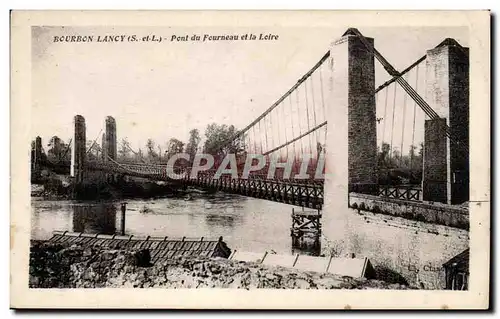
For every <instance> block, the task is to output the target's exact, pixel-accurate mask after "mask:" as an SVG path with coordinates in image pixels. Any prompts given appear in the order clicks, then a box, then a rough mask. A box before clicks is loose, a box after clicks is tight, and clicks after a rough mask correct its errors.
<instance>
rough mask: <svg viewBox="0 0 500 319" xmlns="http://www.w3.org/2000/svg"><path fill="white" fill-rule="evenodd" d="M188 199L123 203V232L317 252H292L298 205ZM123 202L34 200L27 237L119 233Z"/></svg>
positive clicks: (221, 196)
mask: <svg viewBox="0 0 500 319" xmlns="http://www.w3.org/2000/svg"><path fill="white" fill-rule="evenodd" d="M190 195H191V199H189V200H185V199H184V198H156V199H149V200H141V199H132V200H130V199H127V200H126V202H127V211H126V217H125V234H127V235H140V236H148V235H149V236H169V237H177V238H182V237H183V236H185V237H211V238H218V237H219V236H222V237H223V239H224V241H225V242H226V243H227V244H228V246H229V248H231V249H237V250H240V251H252V252H264V251H270V250H274V251H275V252H276V253H278V254H290V253H297V252H298V253H304V254H313V255H315V254H317V253H318V252H319V247H316V248H306V249H298V248H296V247H294V248H292V239H291V237H290V226H291V223H292V221H291V216H290V215H291V213H292V209H296V210H297V209H301V208H299V207H295V206H291V205H286V204H282V203H276V202H272V201H267V200H262V199H256V198H251V197H245V196H240V195H234V194H225V193H215V194H206V193H201V192H192V193H190ZM122 202H123V201H115V202H113V201H109V202H91V201H64V200H57V201H48V200H43V199H40V198H36V197H33V198H32V201H31V207H32V227H31V236H32V238H33V239H39V240H44V239H49V238H50V237H51V236H52V232H53V231H54V230H62V231H66V230H67V231H74V232H86V233H102V234H119V233H121V212H120V203H122Z"/></svg>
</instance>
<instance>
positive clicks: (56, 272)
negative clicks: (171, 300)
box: [29, 241, 408, 289]
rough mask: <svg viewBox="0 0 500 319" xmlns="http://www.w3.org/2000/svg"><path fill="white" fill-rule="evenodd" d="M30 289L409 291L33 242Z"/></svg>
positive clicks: (279, 270) (219, 261)
mask: <svg viewBox="0 0 500 319" xmlns="http://www.w3.org/2000/svg"><path fill="white" fill-rule="evenodd" d="M29 286H30V288H104V287H115V288H117V287H127V288H131V287H134V288H153V287H155V288H238V289H253V288H275V289H408V287H407V286H405V285H400V284H389V283H387V282H384V281H381V280H374V279H370V280H367V279H363V278H351V277H345V276H344V277H341V276H336V275H333V274H323V273H317V272H307V271H300V270H297V269H290V268H284V267H272V266H266V265H262V264H257V263H252V262H240V261H233V260H227V259H224V258H205V257H180V258H176V259H171V260H166V261H163V262H159V263H156V264H151V263H150V260H149V253H148V251H147V250H106V249H100V248H94V247H90V248H83V247H80V246H71V247H67V246H64V245H60V244H53V243H48V242H43V241H38V242H32V244H31V251H30V278H29Z"/></svg>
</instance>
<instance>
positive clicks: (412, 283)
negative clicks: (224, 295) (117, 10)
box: [11, 11, 490, 307]
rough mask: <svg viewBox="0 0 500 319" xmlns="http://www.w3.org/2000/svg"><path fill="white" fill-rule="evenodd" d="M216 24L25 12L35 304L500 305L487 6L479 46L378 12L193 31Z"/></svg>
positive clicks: (470, 33)
mask: <svg viewBox="0 0 500 319" xmlns="http://www.w3.org/2000/svg"><path fill="white" fill-rule="evenodd" d="M31 14H33V13H31ZM108 14H110V15H111V13H108ZM175 14H176V13H170V16H171V17H172V16H175ZM202 14H203V13H202V12H198V13H196V12H191V13H184V14H183V15H182V14H180V13H179V14H178V19H177V20H175V19H173V20H172V21H173V22H172V24H169V23H168V22H165V21H164V22H163V23H161V24H160V23H159V24H154V23H153V21H151V24H149V25H148V24H144V20H140V21H141V23H140V24H134V23H133V21H134V20H132V17H131V20H129V21H130V22H129V23H128V24H127V21H125V20H120V22H121V23H116V20H115V21H114V22H115V23H113V21H110V23H106V24H103V19H102V17H100V16H98V13H93V14H92V13H88V12H87V13H85V12H79V13H78V15H76V17H77V18H76V19H75V21H76V22H75V23H74V24H72V23H68V21H70V20H69V19H68V18H69V17H71V14H67V15H64V14H63V13H59V14H57V13H54V12H52V13H51V15H49V13H47V15H46V16H44V15H43V13H38V14H37V15H34V16H32V17H33V20H30V21H29V24H22V23H21V22H20V21H25V19H27V18H29V17H30V12H29V11H28V12H13V13H12V26H11V28H12V34H13V41H14V40H15V39H16V37H17V40H19V45H18V46H17V48H18V49H20V48H21V43H22V45H23V46H27V47H26V48H28V49H29V50H27V51H25V50H24V52H22V57H23V60H22V61H23V66H22V68H23V69H24V71H23V72H25V74H29V76H27V77H24V78H23V81H21V80H20V79H18V82H14V86H13V90H14V89H15V88H21V87H24V86H29V93H30V94H29V95H27V96H23V103H24V102H25V103H24V105H23V106H22V107H23V108H22V110H25V111H24V112H25V113H21V109H18V111H17V112H14V111H13V115H12V119H11V120H12V121H23V123H22V125H21V124H20V126H17V127H18V128H19V131H18V132H20V131H21V127H22V128H23V129H22V130H23V133H22V135H21V134H20V135H19V136H18V138H17V140H16V147H17V148H19V149H20V152H21V153H22V154H23V157H22V158H21V157H20V158H19V159H18V160H16V159H15V158H12V160H13V161H18V162H19V163H18V165H17V167H18V169H19V170H23V171H24V173H22V174H19V175H17V177H16V175H13V178H14V179H18V182H19V183H21V182H23V183H25V184H26V185H27V187H26V188H25V189H26V190H29V194H27V196H24V195H22V196H23V197H22V198H23V200H22V201H19V202H17V204H18V205H20V206H22V207H21V208H20V209H22V210H24V211H23V212H22V214H23V216H24V218H25V219H26V223H23V227H22V228H21V227H18V228H17V229H18V230H21V229H22V230H21V231H22V232H23V233H24V234H25V235H26V237H25V238H26V241H24V242H25V243H26V246H27V247H23V250H18V251H16V254H21V255H22V257H19V258H20V259H19V260H23V262H25V263H27V265H26V267H25V268H23V270H24V269H25V270H26V272H27V273H23V274H22V275H21V274H20V275H19V276H22V277H23V278H24V279H23V281H22V285H24V286H23V287H21V288H22V289H23V291H24V290H29V291H36V293H37V294H39V296H44V295H47V296H48V295H49V293H50V291H58V293H64V291H77V290H78V291H80V290H79V289H81V288H89V289H83V291H84V292H82V293H86V291H92V290H98V289H96V288H122V289H120V290H113V291H116V292H111V293H109V294H119V291H122V290H123V291H125V290H127V291H128V293H134V291H147V292H148V293H152V294H155V293H156V292H159V291H165V290H167V291H174V292H170V293H175V291H186V290H187V291H190V293H191V292H192V291H198V290H201V291H203V292H205V291H208V292H207V293H210V291H211V290H213V291H214V293H215V291H217V293H219V291H220V290H224V291H227V292H229V293H231V291H234V290H236V291H244V292H252V293H255V294H259V292H260V291H269V290H274V291H276V292H275V293H276V294H278V292H277V291H278V290H279V291H284V290H285V291H292V290H293V291H298V292H299V293H300V291H302V292H305V293H307V291H312V290H314V291H324V292H322V294H325V299H328V298H332V295H328V296H329V297H328V298H326V296H327V295H326V294H327V292H326V291H327V290H338V291H345V290H357V291H360V296H361V293H362V291H371V292H373V293H375V292H378V291H395V290H397V291H401V290H405V291H412V292H414V293H418V292H419V291H426V292H427V293H431V294H429V295H427V296H432V293H436V294H438V293H439V291H442V292H443V293H445V294H446V296H448V297H450V298H452V297H454V296H456V294H460V292H458V291H462V293H463V292H464V291H466V292H468V293H474V296H476V297H477V298H476V299H474V300H476V302H478V300H480V301H481V302H478V303H476V304H473V305H471V307H478V306H479V305H487V304H488V301H487V300H488V297H487V295H488V290H487V289H488V282H489V278H488V269H489V268H488V266H489V261H488V258H489V255H486V257H485V255H484V254H485V253H486V254H487V252H488V251H489V248H488V245H489V227H488V226H487V225H488V223H489V184H485V182H486V183H487V182H489V169H490V167H489V161H488V159H489V156H490V154H489V135H486V136H484V135H481V134H484V133H486V134H489V109H490V106H489V96H484V95H483V96H480V97H479V99H480V101H481V98H482V99H483V101H486V103H485V104H478V103H473V102H474V101H476V102H477V99H478V95H475V97H474V96H473V95H472V94H473V93H472V92H473V91H474V90H477V91H481V90H483V92H487V93H488V94H489V91H488V88H489V78H486V79H485V78H484V76H487V77H489V64H487V65H484V64H480V63H481V62H478V56H481V57H482V56H484V54H486V56H487V57H489V51H488V52H480V51H479V52H477V51H475V50H481V49H482V50H485V48H484V47H483V48H478V46H477V42H478V39H481V40H482V39H484V38H485V36H486V39H488V41H489V19H490V17H489V14H488V12H487V11H484V12H475V15H473V13H471V16H470V17H469V19H472V17H474V18H476V19H478V20H480V21H482V22H483V23H482V24H481V26H484V25H486V26H487V28H486V29H481V31H482V32H483V33H482V34H479V35H478V34H477V32H478V30H473V28H472V27H471V26H470V25H469V24H466V23H460V20H459V19H458V20H457V19H455V21H458V22H457V23H450V24H446V23H443V24H442V25H439V24H437V23H428V24H426V23H424V20H422V24H421V25H418V24H417V23H408V24H407V25H380V23H377V21H380V18H378V17H376V16H375V15H374V16H373V19H374V21H375V22H374V23H372V24H369V23H367V22H366V21H364V22H363V23H361V22H360V23H357V22H358V21H360V20H361V17H360V18H359V19H357V20H356V19H350V20H349V21H351V22H350V23H348V24H346V23H345V20H348V19H344V20H342V22H341V23H338V24H336V23H335V21H333V20H331V21H330V23H329V25H327V24H322V23H321V22H322V21H324V20H325V19H324V18H323V16H320V15H319V14H318V21H319V22H318V24H317V25H307V24H306V23H303V22H302V20H300V16H301V15H300V13H294V14H291V13H289V14H287V13H286V12H282V13H281V15H280V16H278V13H274V14H273V13H268V15H265V14H263V15H262V17H263V19H264V20H263V22H262V23H257V21H258V20H259V19H258V17H259V15H258V13H253V16H252V19H253V20H250V18H248V17H249V16H250V14H249V15H248V16H245V15H242V16H243V20H242V22H241V23H234V20H231V19H230V18H229V15H227V14H224V13H219V14H215V13H213V12H212V14H213V15H212V16H211V17H212V18H213V19H210V18H208V19H204V20H200V21H198V23H193V24H190V23H189V21H190V20H189V17H191V18H196V17H202ZM206 14H207V16H205V18H207V17H210V13H209V12H207V13H206ZM325 14H326V13H325ZM330 14H332V15H333V14H334V13H333V12H330ZM352 14H354V13H352ZM366 14H368V12H367V13H365V15H366ZM372 14H375V13H372ZM387 14H388V15H389V14H390V13H388V12H387ZM58 15H59V16H60V17H62V18H63V19H62V21H61V22H60V23H48V21H50V20H49V19H48V17H58ZM129 15H130V13H129ZM157 15H159V16H160V17H161V13H157ZM442 15H443V19H444V20H447V19H448V20H452V19H453V15H452V14H451V13H450V15H451V16H446V13H445V12H443V13H442ZM118 16H119V15H118V14H117V17H118ZM131 16H132V15H131ZM151 16H152V17H154V15H153V14H151ZM275 16H277V17H278V18H279V19H281V20H280V21H282V20H286V19H287V17H288V18H289V20H287V21H297V22H298V23H295V24H293V23H290V24H288V25H286V24H279V23H275V24H272V23H269V22H268V21H269V20H272V19H273V17H275ZM302 16H304V17H305V18H307V19H309V20H314V18H313V17H314V16H315V14H313V13H309V15H307V14H306V13H305V12H304V13H303V15H302ZM333 16H335V15H333ZM338 16H341V14H339V13H338ZM64 17H66V19H64ZM78 17H80V18H82V19H83V18H86V19H87V20H85V23H78ZM92 17H94V18H95V20H92ZM112 17H113V16H112ZM216 17H220V18H221V19H222V18H226V19H227V22H226V23H222V22H220V23H215V22H213V21H214V20H216V19H215V18H216ZM245 17H246V18H247V19H244V18H245ZM432 17H433V19H435V20H436V19H437V18H438V17H439V14H438V13H435V14H434V15H433V16H432ZM16 18H19V19H18V20H16ZM346 18H347V17H346ZM152 19H153V18H152ZM37 20H39V21H40V23H37V22H36V21H37ZM17 21H19V23H18V24H17V25H16V22H17ZM82 21H83V20H82ZM155 21H163V20H160V19H159V17H158V19H156V20H155ZM176 21H183V23H176ZM207 21H209V22H210V21H211V23H209V22H207ZM231 21H233V22H231ZM248 21H255V23H254V25H251V24H250V23H248ZM339 21H340V20H339ZM413 21H415V19H414V20H413ZM429 21H434V20H432V19H430V20H429ZM44 22H45V23H44ZM54 22H57V20H55V21H54ZM16 27H18V28H19V33H16V32H15V31H16ZM21 29H22V32H21ZM488 47H489V42H488ZM14 49H16V46H15V45H13V47H12V50H14ZM18 59H19V60H18V64H17V66H19V65H20V62H19V61H21V54H20V55H19V57H18ZM483 62H484V61H483ZM24 63H25V64H24ZM478 63H479V65H478ZM13 67H14V68H15V67H16V64H13ZM19 67H20V66H19ZM478 70H479V71H478ZM485 70H486V71H487V72H486V73H484V72H485ZM12 71H13V72H14V70H12ZM480 72H483V73H480ZM478 74H479V75H478ZM17 76H18V77H19V76H20V75H17ZM481 77H483V81H484V80H486V83H488V86H487V87H485V86H484V82H483V83H481V82H480V81H479V80H475V79H478V78H481ZM13 79H15V78H13ZM474 81H477V82H474ZM474 83H477V85H475V84H474ZM474 85H475V86H474ZM484 90H486V91H484ZM477 91H476V93H475V94H477ZM18 94H22V93H18ZM15 97H16V94H14V95H13V101H17V102H18V104H17V105H19V102H20V100H19V99H18V100H16V99H15ZM14 107H15V106H14V105H13V106H12V108H14ZM28 113H29V115H26V117H24V115H23V114H28ZM474 116H478V117H476V120H474ZM478 118H479V119H478ZM481 121H482V122H481ZM481 123H483V124H482V125H483V126H481ZM478 124H479V127H478V128H475V126H477V125H478ZM484 125H486V126H484ZM15 129H16V126H13V128H12V130H13V131H12V132H13V134H15V133H14V132H16V131H15ZM21 136H22V137H21ZM17 142H19V143H17ZM474 143H476V144H474ZM481 143H483V144H481ZM474 145H475V146H476V147H475V148H474ZM26 155H28V156H26ZM474 176H476V177H474ZM24 177H28V178H27V180H22V181H21V179H22V178H24ZM474 183H476V184H474ZM23 185H24V184H23ZM475 185H476V186H475ZM12 187H14V184H13V186H12ZM11 191H13V192H14V191H15V190H14V188H12V190H11ZM19 191H20V192H23V194H24V192H25V191H24V189H23V190H21V189H19ZM19 196H20V195H19ZM14 199H15V196H14V197H13V200H14ZM483 203H484V204H483ZM11 214H14V213H13V212H11ZM16 215H17V216H18V217H17V218H20V215H21V210H20V211H19V212H18V213H16ZM475 218H480V219H479V220H478V219H475ZM13 222H14V221H13ZM484 226H486V227H484ZM11 227H12V226H11ZM471 234H473V236H471ZM476 234H479V235H476ZM11 236H12V234H11ZM474 236H476V237H475V238H476V242H475V244H474V243H473V242H471V238H472V237H474ZM23 245H24V243H23ZM481 247H483V248H486V249H485V251H484V252H480V250H481ZM11 252H12V250H11ZM474 256H477V258H476V259H474V258H475V257H474ZM485 258H486V259H485ZM473 265H476V266H478V267H475V266H473ZM11 271H12V272H14V271H16V269H11ZM478 271H479V274H480V275H481V276H485V278H482V277H479V276H478ZM19 272H20V273H21V269H19ZM471 274H472V275H471ZM19 285H21V283H19ZM150 288H155V289H150ZM61 289H62V290H61ZM207 289H209V290H207ZM484 289H486V290H484ZM61 291H62V292H61ZM130 291H133V292H130ZM194 293H196V292H194ZM477 293H479V295H476V294H477ZM449 294H451V295H449ZM481 294H482V296H481ZM436 296H437V295H436ZM443 296H444V295H443ZM457 296H460V295H457ZM463 296H465V295H462V297H461V298H464V297H463ZM430 298H431V299H432V297H430ZM18 300H19V299H18ZM346 300H347V299H346ZM470 301H471V304H472V299H470ZM389 302H390V298H387V300H386V301H384V302H383V304H387V303H389ZM339 303H340V304H342V302H340V301H339ZM21 304H24V305H26V306H28V307H29V305H27V304H26V303H25V302H22V303H21ZM49 304H50V302H49ZM51 304H52V305H55V303H54V300H53V301H52V303H51ZM326 304H327V306H326V307H329V306H328V302H326ZM458 304H460V302H458ZM155 305H156V306H159V307H161V303H160V304H159V303H155ZM216 305H217V304H214V306H216ZM247 305H248V304H247ZM165 306H168V305H167V304H165ZM351 306H355V305H352V304H351ZM351 306H349V307H351Z"/></svg>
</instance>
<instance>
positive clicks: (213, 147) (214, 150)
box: [203, 123, 244, 155]
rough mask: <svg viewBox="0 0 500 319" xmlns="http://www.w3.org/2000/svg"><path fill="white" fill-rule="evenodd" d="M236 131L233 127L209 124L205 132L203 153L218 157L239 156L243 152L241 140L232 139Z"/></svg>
mask: <svg viewBox="0 0 500 319" xmlns="http://www.w3.org/2000/svg"><path fill="white" fill-rule="evenodd" d="M236 133H237V131H236V128H235V127H234V125H226V124H220V125H219V124H216V123H212V124H209V125H208V126H207V128H206V130H205V136H206V138H207V139H206V140H205V145H204V146H203V150H204V152H205V153H208V154H212V155H220V154H223V153H231V154H239V153H241V152H242V151H243V150H244V147H243V146H244V145H243V139H242V138H241V137H240V138H236V139H235V138H234V136H235V135H236Z"/></svg>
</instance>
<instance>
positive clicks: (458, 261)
mask: <svg viewBox="0 0 500 319" xmlns="http://www.w3.org/2000/svg"><path fill="white" fill-rule="evenodd" d="M443 267H445V268H451V267H457V268H460V269H466V270H468V269H469V248H467V249H466V250H464V251H463V252H461V253H460V254H458V255H456V256H455V257H453V258H451V259H450V260H448V261H447V262H445V263H444V264H443Z"/></svg>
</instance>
